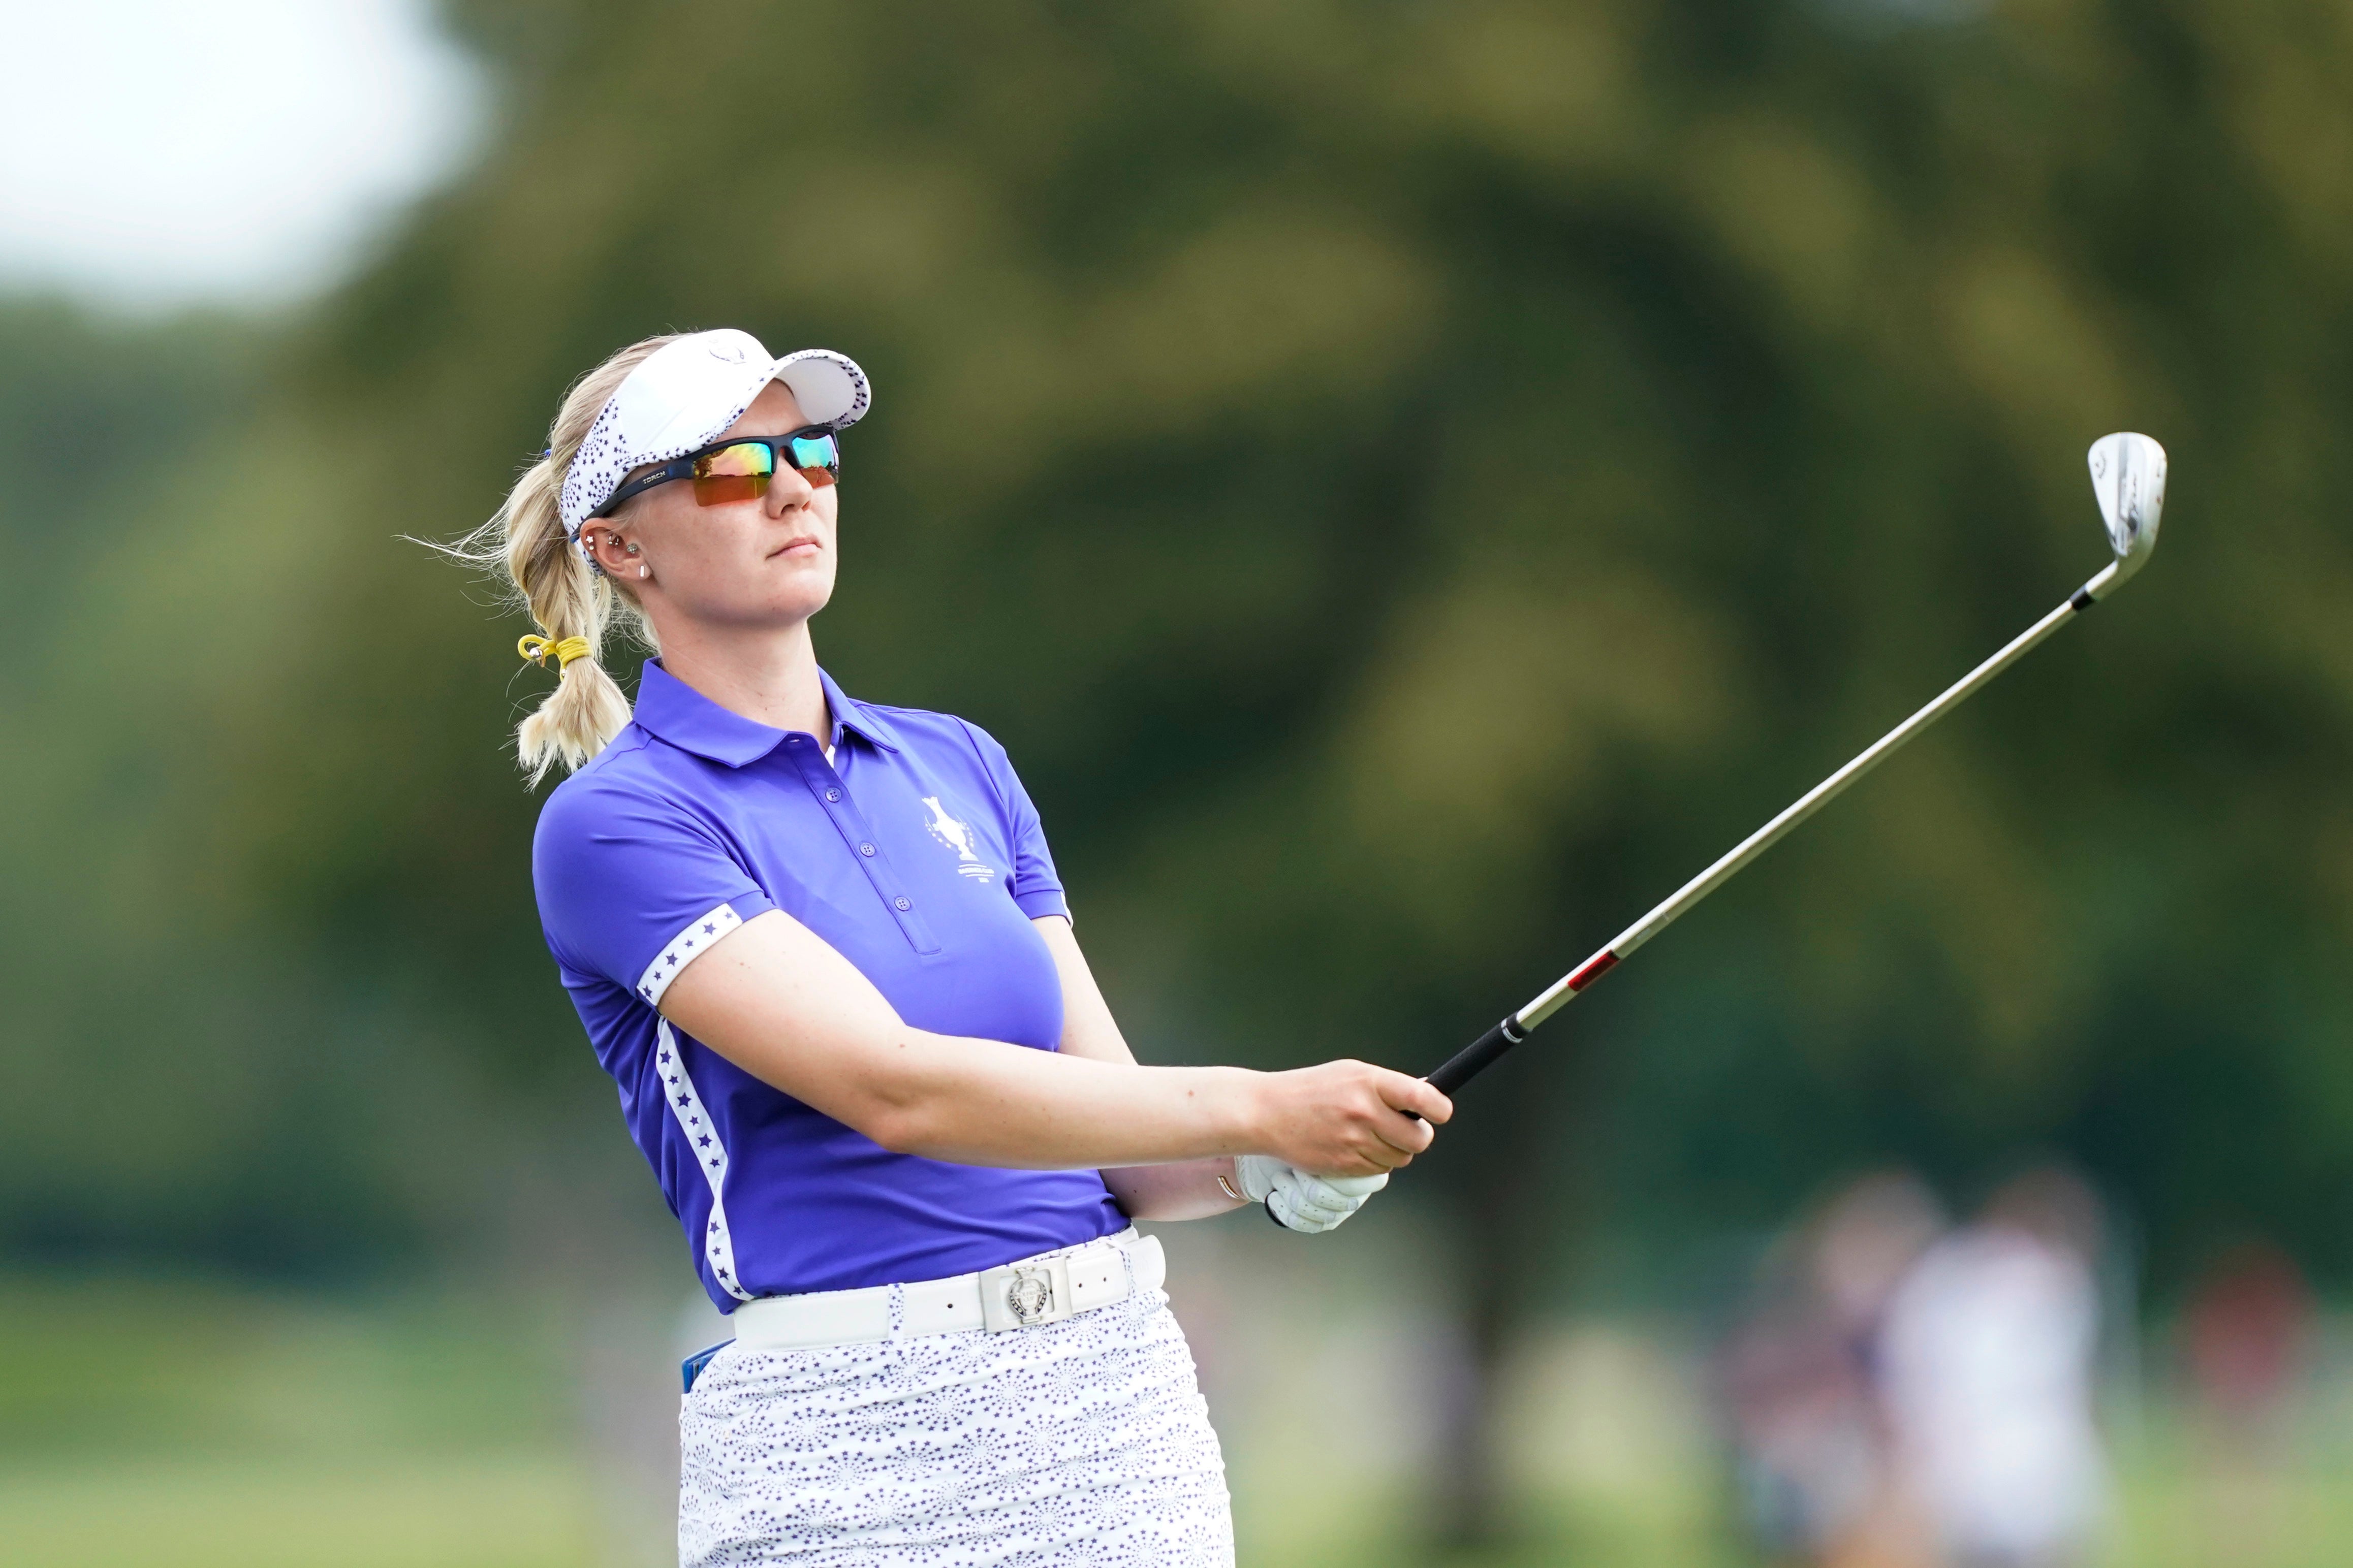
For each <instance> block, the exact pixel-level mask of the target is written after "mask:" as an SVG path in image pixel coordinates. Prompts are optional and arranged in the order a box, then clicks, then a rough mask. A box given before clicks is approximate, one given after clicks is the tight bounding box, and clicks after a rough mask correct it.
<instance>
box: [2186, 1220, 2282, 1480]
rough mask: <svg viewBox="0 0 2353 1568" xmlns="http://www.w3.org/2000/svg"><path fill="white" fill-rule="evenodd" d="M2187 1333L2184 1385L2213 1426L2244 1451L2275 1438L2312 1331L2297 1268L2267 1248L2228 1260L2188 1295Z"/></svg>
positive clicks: (2258, 1246)
mask: <svg viewBox="0 0 2353 1568" xmlns="http://www.w3.org/2000/svg"><path fill="white" fill-rule="evenodd" d="M2185 1327H2186V1329H2187V1332H2188V1344H2187V1347H2186V1348H2187V1351H2188V1359H2189V1380H2190V1383H2191V1384H2192V1385H2193V1386H2194V1387H2195V1388H2196V1389H2197V1391H2198V1396H2199V1400H2200V1403H2201V1404H2202V1405H2204V1406H2205V1408H2206V1410H2207V1411H2208V1413H2209V1414H2210V1415H2211V1417H2212V1418H2213V1419H2214V1421H2215V1422H2216V1424H2217V1425H2219V1426H2223V1427H2226V1428H2229V1429H2230V1431H2229V1436H2232V1437H2234V1438H2236V1439H2238V1440H2239V1441H2240V1442H2241V1443H2244V1442H2247V1441H2249V1440H2261V1439H2263V1438H2266V1437H2268V1436H2271V1435H2273V1434H2274V1433H2275V1432H2276V1430H2277V1428H2278V1426H2279V1425H2280V1422H2281V1418H2282V1413H2283V1411H2284V1408H2285V1407H2286V1405H2288V1404H2289V1402H2290V1397H2291V1395H2292V1394H2294V1393H2295V1389H2296V1387H2297V1385H2298V1384H2300V1383H2301V1381H2302V1373H2303V1372H2304V1370H2305V1358H2306V1352H2307V1350H2308V1347H2309V1341H2310V1336H2311V1331H2312V1295H2311V1292H2310V1291H2309V1290H2307V1289H2306V1287H2305V1282H2304V1273H2303V1271H2302V1270H2301V1269H2299V1268H2296V1266H2295V1259H2294V1258H2290V1257H2288V1255H2287V1254H2286V1253H2284V1252H2282V1251H2281V1250H2280V1249H2279V1248H2278V1247H2273V1246H2270V1245H2268V1244H2264V1243H2254V1244H2251V1245H2249V1246H2245V1247H2238V1248H2235V1249H2234V1250H2232V1251H2231V1252H2229V1253H2226V1254H2225V1255H2224V1256H2223V1257H2222V1258H2220V1259H2219V1260H2217V1261H2216V1262H2215V1264H2214V1265H2213V1266H2212V1267H2211V1268H2209V1269H2208V1270H2207V1271H2206V1275H2205V1277H2204V1279H2202V1280H2201V1281H2200V1283H2199V1285H2198V1288H2197V1289H2196V1290H2195V1291H2194V1292H2193V1293H2192V1294H2191V1296H2190V1300H2189V1311H2188V1313H2187V1314H2186V1321H2185Z"/></svg>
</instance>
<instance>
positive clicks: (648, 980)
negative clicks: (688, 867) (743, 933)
mask: <svg viewBox="0 0 2353 1568" xmlns="http://www.w3.org/2000/svg"><path fill="white" fill-rule="evenodd" d="M743 923H744V922H743V921H741V920H739V919H737V918H736V914H735V906H734V905H733V904H722V905H720V906H719V907H718V908H717V909H715V910H712V911H711V912H710V913H709V914H706V915H704V916H702V918H701V919H700V920H693V921H688V922H687V923H686V928H685V929H684V930H683V931H680V932H679V933H678V934H677V935H676V936H674V937H672V938H670V945H669V946H667V947H665V948H663V949H662V950H661V952H658V953H656V954H655V955H654V961H653V962H652V963H649V964H647V965H646V972H645V973H643V974H641V975H639V976H638V998H639V999H640V1000H641V1001H643V1002H644V1003H645V1005H647V1006H649V1007H659V1006H660V1005H661V999H662V993H663V992H665V991H667V990H669V989H670V982H671V981H673V980H675V979H677V978H678V977H679V976H680V975H681V974H682V973H685V972H686V966H687V965H688V964H690V963H693V962H694V961H695V960H696V959H698V958H701V957H702V955H703V954H704V953H705V952H708V951H710V948H711V945H712V943H713V942H717V941H718V940H719V939H720V938H721V937H723V936H725V935H726V934H727V933H728V932H729V931H733V930H734V929H735V928H736V927H737V926H739V925H742V924H743Z"/></svg>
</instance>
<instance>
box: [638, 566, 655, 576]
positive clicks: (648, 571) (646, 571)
mask: <svg viewBox="0 0 2353 1568" xmlns="http://www.w3.org/2000/svg"><path fill="white" fill-rule="evenodd" d="M653 574H654V569H653V568H652V567H650V566H640V567H638V576H640V577H650V576H652V575H653Z"/></svg>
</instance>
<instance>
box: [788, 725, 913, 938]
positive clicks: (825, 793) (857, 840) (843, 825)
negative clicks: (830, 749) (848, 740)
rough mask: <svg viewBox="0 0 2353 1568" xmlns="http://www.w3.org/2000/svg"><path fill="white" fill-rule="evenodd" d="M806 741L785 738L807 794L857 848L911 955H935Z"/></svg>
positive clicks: (833, 777)
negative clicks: (896, 922) (820, 804)
mask: <svg viewBox="0 0 2353 1568" xmlns="http://www.w3.org/2000/svg"><path fill="white" fill-rule="evenodd" d="M806 739H807V737H805V736H801V735H787V736H786V737H785V741H786V745H787V746H788V747H789V748H790V750H791V752H792V758H793V761H794V763H796V764H797V766H798V768H799V770H800V774H801V777H802V779H803V780H804V781H805V782H806V783H807V784H808V786H809V793H810V794H811V795H816V796H817V797H818V800H819V801H820V802H822V803H823V805H824V806H825V810H826V814H827V815H828V816H831V817H832V818H833V820H834V825H835V826H837V827H838V828H839V829H840V832H841V836H842V837H844V838H846V839H848V840H849V841H850V842H851V843H853V844H855V845H857V846H858V857H859V859H860V861H862V862H863V863H864V869H865V872H866V879H867V880H868V881H869V882H870V883H871V884H872V885H873V888H874V893H875V896H876V897H877V898H880V899H881V900H882V901H883V902H884V903H885V904H887V905H889V906H890V907H891V909H892V910H893V911H894V913H895V915H896V916H897V918H898V921H899V929H900V930H901V931H902V932H904V933H905V935H906V938H907V940H908V942H911V943H913V946H914V949H915V951H916V952H937V951H938V947H939V944H938V943H937V942H934V941H933V940H932V938H931V933H930V931H927V930H925V929H924V928H923V924H922V922H921V921H918V920H916V919H915V918H914V913H915V900H913V899H911V898H909V897H908V896H907V895H906V894H904V893H900V892H894V891H892V889H891V888H890V887H889V885H888V883H889V881H890V880H891V876H890V872H889V870H888V869H887V867H888V862H886V861H884V860H883V859H882V858H881V854H882V851H881V847H880V846H878V845H877V844H876V843H875V842H874V840H873V839H871V838H870V837H866V823H865V821H864V819H863V818H862V817H860V816H859V813H858V806H857V805H856V803H854V802H852V801H850V800H849V799H848V798H847V796H846V795H845V792H844V791H843V789H842V787H841V783H840V774H839V773H836V772H834V771H833V770H832V769H831V768H829V767H828V766H827V765H826V762H825V753H824V752H821V751H819V750H818V749H816V748H814V747H811V746H808V745H805V744H803V742H804V741H805V740H806Z"/></svg>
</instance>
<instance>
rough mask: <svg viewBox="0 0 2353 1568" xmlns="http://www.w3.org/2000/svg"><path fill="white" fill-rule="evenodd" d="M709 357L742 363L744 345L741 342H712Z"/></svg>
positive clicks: (731, 362) (730, 362)
mask: <svg viewBox="0 0 2353 1568" xmlns="http://www.w3.org/2000/svg"><path fill="white" fill-rule="evenodd" d="M711 357H712V359H715V360H724V361H725V362H726V363H729V364H742V363H744V345H743V344H742V343H713V344H712V345H711Z"/></svg>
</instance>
